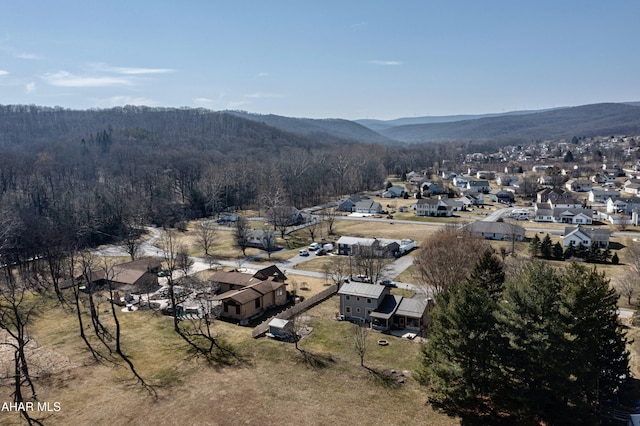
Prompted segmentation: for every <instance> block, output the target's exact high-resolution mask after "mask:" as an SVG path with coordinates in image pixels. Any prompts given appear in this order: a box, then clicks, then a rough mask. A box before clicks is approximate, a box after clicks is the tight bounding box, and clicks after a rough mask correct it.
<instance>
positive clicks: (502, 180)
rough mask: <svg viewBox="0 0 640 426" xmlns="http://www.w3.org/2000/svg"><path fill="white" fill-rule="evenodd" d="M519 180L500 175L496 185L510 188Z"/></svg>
mask: <svg viewBox="0 0 640 426" xmlns="http://www.w3.org/2000/svg"><path fill="white" fill-rule="evenodd" d="M516 180H518V178H517V177H515V176H510V175H500V176H498V177H497V178H496V185H498V186H510V185H511V182H514V181H516Z"/></svg>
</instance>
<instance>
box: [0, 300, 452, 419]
mask: <svg viewBox="0 0 640 426" xmlns="http://www.w3.org/2000/svg"><path fill="white" fill-rule="evenodd" d="M105 307H106V306H103V308H102V309H104V308H105ZM50 308H51V309H49V310H47V311H46V312H44V313H43V314H42V316H41V317H39V318H38V320H37V323H36V324H35V327H34V330H33V337H34V339H35V341H37V342H38V345H39V346H40V347H41V348H46V349H47V350H48V351H49V352H50V354H51V355H52V358H51V359H56V360H59V359H64V360H66V364H65V366H66V368H65V369H64V370H63V371H57V372H54V373H53V374H51V375H50V376H48V377H43V378H41V379H38V381H37V388H38V396H39V400H41V401H51V402H52V403H53V402H59V403H60V406H61V410H60V411H59V412H52V413H49V414H46V416H47V417H46V418H45V419H44V421H45V424H107V423H113V422H117V423H119V424H133V425H146V424H169V425H172V424H175V425H178V424H185V423H186V424H194V425H199V424H214V425H240V424H259V425H281V424H300V425H318V424H319V425H334V424H343V423H346V424H354V425H360V424H371V423H385V424H404V425H424V424H429V425H436V426H438V425H443V426H444V425H454V424H459V423H458V422H457V421H456V420H455V419H451V418H449V417H447V416H445V415H442V414H438V413H435V412H434V411H433V410H432V409H431V408H430V407H429V406H428V405H426V404H425V403H426V400H427V395H426V393H425V391H424V389H423V388H421V387H420V386H419V385H417V383H416V382H415V381H414V380H413V379H412V378H411V375H412V373H413V372H414V371H415V369H416V368H417V367H418V366H419V348H420V346H419V344H418V343H417V342H412V341H408V340H403V339H399V338H390V337H387V336H385V338H386V339H389V340H390V342H391V344H390V345H389V346H386V347H382V346H379V345H377V344H376V341H377V339H379V338H380V337H379V336H380V335H379V334H377V333H371V334H370V336H369V350H368V352H367V355H366V357H365V365H366V366H367V367H369V368H371V369H373V370H374V371H376V372H378V373H381V372H383V371H389V370H396V371H397V372H402V371H405V370H406V373H405V374H404V375H405V377H404V380H405V383H404V384H402V385H398V386H395V385H393V386H392V385H390V384H389V383H387V382H385V381H383V380H380V379H379V378H377V376H376V375H374V374H372V373H371V372H370V371H369V370H368V369H365V368H362V367H360V366H359V359H358V357H357V355H356V353H355V351H354V350H353V349H352V346H351V342H350V338H351V337H350V335H351V331H350V327H351V326H352V325H351V324H350V323H348V322H337V321H335V320H333V319H332V318H333V317H334V315H335V312H337V310H338V299H337V298H336V297H334V298H331V299H329V300H328V301H326V302H324V303H322V304H320V305H318V306H316V307H315V308H312V309H311V310H309V311H308V312H307V313H306V314H305V317H304V318H305V322H306V324H307V325H308V326H309V327H311V328H312V329H313V331H312V332H311V334H310V335H308V336H307V337H305V338H304V339H303V340H302V341H301V342H300V343H299V346H300V348H301V349H304V350H305V351H307V352H306V357H305V356H304V355H303V353H302V352H298V351H296V350H295V348H294V346H293V344H289V343H282V342H278V341H274V340H269V339H266V338H261V339H258V340H253V339H252V338H251V337H250V331H251V330H250V329H248V328H244V327H238V326H236V325H233V324H229V323H225V322H216V323H215V324H214V327H215V329H216V330H217V332H219V333H220V335H221V336H223V337H224V339H225V340H226V341H227V342H228V343H230V344H231V345H232V346H233V347H234V348H235V350H236V351H237V354H238V355H239V356H240V357H241V359H242V361H241V362H237V363H234V365H231V366H222V365H219V366H207V365H205V364H204V363H202V362H199V361H198V360H196V359H193V358H191V357H190V356H189V355H188V353H187V351H186V347H185V344H184V342H183V341H182V340H181V339H180V338H179V337H178V336H177V335H175V333H173V331H172V326H171V320H170V318H168V317H164V316H162V315H159V314H158V313H156V312H150V311H146V312H140V311H138V312H135V313H126V314H121V315H120V316H119V318H120V321H121V323H122V327H123V336H122V338H123V343H122V344H123V349H124V351H125V352H126V353H127V354H128V355H130V356H131V359H132V360H133V362H134V363H135V365H136V368H137V369H138V371H139V373H140V375H141V376H142V377H143V378H144V379H145V380H147V381H148V382H149V384H151V385H153V386H154V387H155V389H156V391H157V393H158V397H157V398H154V397H152V396H150V395H149V394H148V393H146V392H145V391H143V390H142V389H141V388H140V387H139V386H138V385H136V382H135V380H134V379H133V378H132V376H131V373H130V372H129V371H128V369H127V368H125V367H124V366H123V365H122V364H121V363H116V364H105V365H98V364H95V363H94V362H93V361H92V358H91V356H90V355H89V354H88V353H87V352H86V351H85V350H84V348H83V346H82V343H81V340H80V339H79V337H78V336H77V330H76V327H77V324H76V321H77V320H76V318H75V316H74V315H73V314H71V313H68V312H64V311H63V310H62V309H60V308H54V307H53V306H50ZM85 320H88V318H85ZM105 322H106V323H107V324H110V323H109V321H108V320H106V316H105ZM87 331H90V330H87ZM103 349H104V348H103ZM54 354H55V358H54V357H53V355H54ZM394 383H396V382H395V381H394ZM9 392H10V386H2V387H0V398H1V399H2V400H3V401H10V400H11V399H10V395H9ZM355 407H363V408H366V415H365V416H364V417H366V418H364V417H363V411H362V410H361V409H354V408H355ZM33 414H34V415H39V414H40V413H33ZM44 415H45V414H44V413H43V416H44ZM2 424H21V422H20V419H19V417H18V416H17V415H16V414H15V413H10V414H9V415H6V414H5V413H3V418H2Z"/></svg>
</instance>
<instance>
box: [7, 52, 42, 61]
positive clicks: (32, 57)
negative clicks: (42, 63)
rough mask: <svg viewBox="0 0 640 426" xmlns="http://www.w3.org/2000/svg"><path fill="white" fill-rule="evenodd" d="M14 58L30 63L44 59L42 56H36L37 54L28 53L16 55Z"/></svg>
mask: <svg viewBox="0 0 640 426" xmlns="http://www.w3.org/2000/svg"><path fill="white" fill-rule="evenodd" d="M14 56H15V57H16V58H18V59H26V60H30V61H33V60H38V59H42V57H41V56H39V55H36V54H35V53H27V52H19V53H14Z"/></svg>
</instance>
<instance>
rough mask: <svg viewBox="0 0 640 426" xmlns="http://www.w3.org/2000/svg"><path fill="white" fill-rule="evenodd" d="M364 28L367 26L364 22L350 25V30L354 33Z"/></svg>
mask: <svg viewBox="0 0 640 426" xmlns="http://www.w3.org/2000/svg"><path fill="white" fill-rule="evenodd" d="M366 26H367V23H366V22H358V23H355V24H351V29H352V30H354V31H359V30H361V29H363V28H364V27H366Z"/></svg>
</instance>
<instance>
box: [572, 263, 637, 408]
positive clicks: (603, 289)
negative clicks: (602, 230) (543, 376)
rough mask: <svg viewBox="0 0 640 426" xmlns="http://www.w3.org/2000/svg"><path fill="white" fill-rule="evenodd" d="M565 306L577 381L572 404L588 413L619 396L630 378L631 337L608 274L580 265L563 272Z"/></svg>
mask: <svg viewBox="0 0 640 426" xmlns="http://www.w3.org/2000/svg"><path fill="white" fill-rule="evenodd" d="M561 278H562V286H563V289H564V290H563V293H562V295H563V297H562V308H561V312H562V315H563V317H564V321H565V326H566V333H567V336H568V337H567V343H568V345H569V347H570V351H569V360H570V362H569V368H570V374H571V377H572V378H573V380H574V384H573V387H572V390H574V393H573V394H571V402H572V405H573V406H574V407H576V410H580V411H581V412H588V411H589V407H593V406H594V404H597V403H598V402H599V401H600V400H601V398H614V397H615V394H616V393H617V392H618V391H619V390H620V387H621V385H622V383H623V378H625V377H629V353H628V351H627V349H626V345H627V338H626V333H625V331H624V329H623V328H622V325H621V324H620V323H619V322H618V314H617V310H618V295H617V293H616V291H615V289H614V288H612V287H611V286H610V284H609V280H608V279H607V278H606V277H605V274H604V272H603V273H598V272H597V271H596V269H595V268H593V269H587V268H586V267H584V266H582V265H578V264H575V263H574V264H572V265H570V266H568V267H567V268H566V269H565V271H564V272H563V273H562V277H561Z"/></svg>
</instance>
